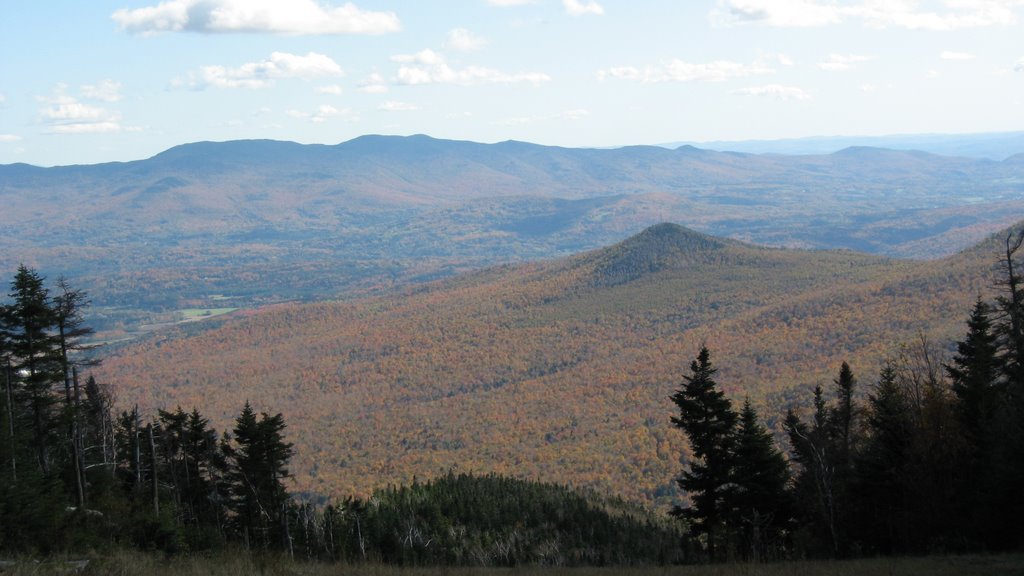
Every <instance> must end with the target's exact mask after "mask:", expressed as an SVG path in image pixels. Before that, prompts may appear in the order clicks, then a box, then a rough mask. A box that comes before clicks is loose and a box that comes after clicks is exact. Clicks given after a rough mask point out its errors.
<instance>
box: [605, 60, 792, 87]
mask: <svg viewBox="0 0 1024 576" xmlns="http://www.w3.org/2000/svg"><path fill="white" fill-rule="evenodd" d="M773 72H775V71H774V70H772V69H771V68H769V67H767V66H765V65H764V64H762V63H758V62H755V63H754V64H742V63H740V62H731V61H728V60H716V61H714V62H708V63H703V64H693V63H691V62H684V61H682V60H679V59H673V60H671V61H669V62H666V63H664V64H662V65H660V66H647V67H645V68H642V69H641V68H636V67H633V66H619V67H616V68H608V69H605V70H599V71H598V72H597V78H598V79H599V80H604V79H605V78H617V79H619V80H634V81H637V82H644V83H650V82H670V81H671V82H692V81H704V82H721V81H723V80H729V79H731V78H745V77H747V76H755V75H761V74H771V73H773Z"/></svg>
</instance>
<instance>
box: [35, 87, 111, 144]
mask: <svg viewBox="0 0 1024 576" xmlns="http://www.w3.org/2000/svg"><path fill="white" fill-rule="evenodd" d="M83 88H84V87H83ZM66 91H67V85H66V84H58V85H57V86H56V88H55V89H54V93H53V95H51V96H38V97H36V100H38V101H39V102H42V103H44V104H46V105H47V106H45V107H43V108H40V109H39V119H40V121H41V122H42V123H43V124H44V125H46V126H47V129H46V132H47V133H49V134H87V133H101V132H120V131H121V113H120V112H117V111H113V110H108V109H106V108H103V107H100V106H93V105H91V104H83V103H82V102H79V101H78V99H77V98H75V97H73V96H69V95H68V94H67V93H66Z"/></svg>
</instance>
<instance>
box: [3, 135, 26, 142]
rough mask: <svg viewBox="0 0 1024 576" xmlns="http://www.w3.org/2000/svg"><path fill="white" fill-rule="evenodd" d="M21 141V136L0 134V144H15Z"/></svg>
mask: <svg viewBox="0 0 1024 576" xmlns="http://www.w3.org/2000/svg"><path fill="white" fill-rule="evenodd" d="M18 140H21V136H18V135H17V134H0V142H17V141H18Z"/></svg>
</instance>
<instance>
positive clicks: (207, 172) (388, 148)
mask: <svg viewBox="0 0 1024 576" xmlns="http://www.w3.org/2000/svg"><path fill="white" fill-rule="evenodd" d="M0 205H2V206H3V210H2V212H0V248H2V250H0V271H7V272H8V273H9V272H11V271H13V270H14V268H15V267H16V266H17V265H18V264H19V263H22V262H30V263H33V264H34V265H36V266H38V267H39V268H41V269H42V270H43V272H45V273H52V274H65V275H67V276H69V277H71V278H72V279H79V278H80V279H81V281H80V284H82V285H84V287H85V288H87V289H88V290H89V291H90V292H91V293H92V294H93V297H94V298H95V299H96V301H97V302H98V303H101V304H104V305H111V306H114V305H116V306H119V307H121V308H122V309H123V308H124V307H129V308H132V307H138V308H144V309H147V310H166V309H173V308H192V307H211V306H215V303H213V302H212V301H211V300H210V297H212V296H218V297H226V298H234V299H236V301H237V302H239V303H241V304H243V305H251V304H252V303H254V302H268V301H280V300H288V299H296V298H300V299H306V298H322V297H326V296H333V295H336V294H339V293H342V292H350V291H352V290H372V289H376V288H377V287H380V286H385V287H386V286H392V285H395V284H401V283H403V282H406V281H408V280H410V279H424V278H434V277H441V276H445V275H450V274H452V273H454V272H458V271H465V270H469V269H474V268H480V267H484V266H489V265H492V264H495V263H502V262H523V261H529V260H536V259H544V258H552V257H557V256H565V255H568V254H572V253H576V252H580V251H584V250H588V249H593V248H597V247H599V246H604V245H609V244H612V243H614V242H616V241H618V240H621V239H623V238H626V237H628V236H630V235H632V234H635V233H637V232H640V231H641V230H643V229H644V228H645V227H647V226H650V225H653V224H656V223H658V222H662V221H674V222H679V223H681V224H684V225H686V226H687V227H689V228H691V229H693V230H696V231H699V232H700V233H704V234H711V235H714V236H717V237H729V238H734V239H740V240H744V241H747V242H752V243H757V244H763V245H771V246H787V247H801V248H826V249H828V248H848V249H856V250H860V251H864V252H870V253H876V254H882V255H887V256H914V257H930V258H934V257H939V256H943V255H948V254H951V253H953V252H955V251H956V250H958V249H961V248H963V247H965V246H967V245H969V244H971V243H972V242H976V241H978V240H980V239H982V238H983V237H985V235H987V234H989V233H991V232H993V231H995V230H998V229H999V228H1002V227H1005V226H1009V225H1010V224H1012V223H1013V222H1015V221H1016V220H1019V219H1020V218H1024V164H1022V162H1021V160H1020V157H1012V158H1009V159H1007V160H1004V161H993V160H985V159H972V158H962V157H957V158H951V157H944V156H938V155H934V154H928V153H922V152H907V151H893V150H883V149H876V148H864V147H856V148H848V149H844V150H841V151H839V152H836V153H834V154H829V155H817V156H780V155H755V154H744V153H736V152H716V151H712V150H706V149H698V148H694V147H689V146H683V147H680V148H678V149H675V150H669V149H665V148H659V147H654V146H632V147H626V148H619V149H612V150H603V149H579V148H560V147H551V146H540V145H536V144H529V143H525V142H515V141H507V142H499V143H496V144H478V143H474V142H463V141H453V140H439V139H435V138H431V137H429V136H425V135H417V136H409V137H398V136H379V135H369V136H362V137H359V138H355V139H353V140H349V141H347V142H342V143H340V144H336V145H320V144H316V145H303V144H296V143H294V142H280V141H272V140H244V141H233V142H198V143H193V144H186V145H182V146H177V147H175V148H172V149H169V150H167V151H165V152H162V153H160V154H157V155H156V156H154V157H152V158H149V159H146V160H139V161H134V162H124V163H107V164H97V165H92V166H65V167H56V168H36V167H31V166H27V165H5V166H0ZM253 278H259V279H260V281H259V282H254V281H253V280H252V279H253Z"/></svg>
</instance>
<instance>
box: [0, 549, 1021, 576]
mask: <svg viewBox="0 0 1024 576" xmlns="http://www.w3.org/2000/svg"><path fill="white" fill-rule="evenodd" d="M71 573H77V574H82V575H83V576H88V575H93V574H96V575H99V574H103V575H110V576H134V575H140V576H143V575H145V576H200V575H202V576H214V575H216V576H250V575H266V576H328V575H345V576H478V575H479V576H531V575H543V576H550V575H552V574H572V575H574V576H611V575H613V574H626V575H631V576H903V575H914V576H916V575H922V576H924V575H929V576H990V575H1000V576H1001V575H1019V574H1024V556H1022V555H1000V556H929V557H923V558H878V559H864V560H845V561H799V562H781V563H775V564H761V565H749V564H726V565H715V566H670V567H649V568H539V567H518V568H449V567H436V568H411V567H407V568H402V567H394V566H382V565H361V566H346V565H340V564H319V563H303V562H292V561H288V560H285V559H282V558H277V557H265V556H248V555H244V554H234V555H231V554H223V555H216V556H211V557H191V558H174V559H165V558H164V557H162V556H160V555H156V554H143V553H137V552H122V553H118V554H115V555H112V556H103V557H99V558H94V559H92V560H91V561H90V562H89V564H88V566H87V567H85V568H84V569H83V570H75V569H74V568H72V567H70V566H68V565H67V564H65V563H64V562H63V561H57V560H52V561H47V562H43V563H35V562H20V563H18V564H17V565H15V566H10V565H8V566H3V565H2V564H0V574H4V575H5V576H6V575H8V574H10V575H12V576H28V575H45V574H71Z"/></svg>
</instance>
